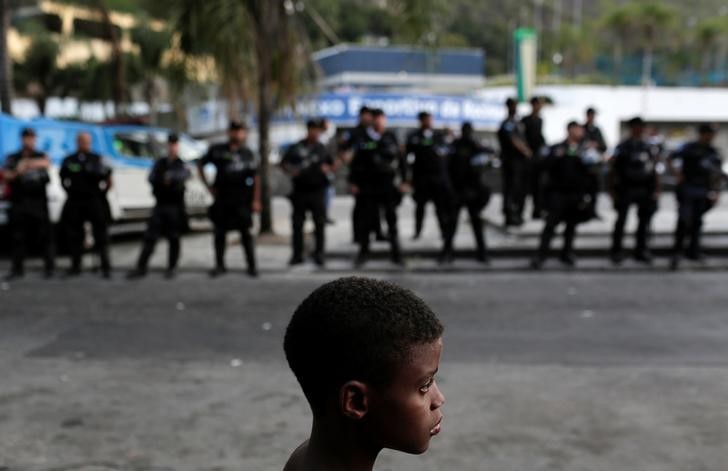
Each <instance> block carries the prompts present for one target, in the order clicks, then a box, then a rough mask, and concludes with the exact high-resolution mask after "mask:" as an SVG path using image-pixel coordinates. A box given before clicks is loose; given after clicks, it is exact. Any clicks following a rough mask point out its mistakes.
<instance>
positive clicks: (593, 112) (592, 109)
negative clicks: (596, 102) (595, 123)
mask: <svg viewBox="0 0 728 471" xmlns="http://www.w3.org/2000/svg"><path fill="white" fill-rule="evenodd" d="M586 114H597V110H596V109H594V107H592V106H590V107H589V108H587V109H586Z"/></svg>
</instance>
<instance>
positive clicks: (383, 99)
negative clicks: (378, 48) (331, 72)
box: [282, 93, 505, 129]
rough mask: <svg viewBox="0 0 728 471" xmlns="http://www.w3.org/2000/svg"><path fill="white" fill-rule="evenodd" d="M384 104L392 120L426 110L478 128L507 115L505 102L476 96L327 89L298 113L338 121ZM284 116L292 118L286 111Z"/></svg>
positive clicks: (404, 121) (400, 121)
mask: <svg viewBox="0 0 728 471" xmlns="http://www.w3.org/2000/svg"><path fill="white" fill-rule="evenodd" d="M364 105H366V106H369V107H371V108H381V109H383V110H384V112H385V113H386V114H387V117H388V118H389V122H390V124H393V125H412V124H414V123H415V122H416V121H417V113H419V112H420V111H427V112H429V113H431V114H432V116H433V118H434V120H435V121H436V122H437V123H439V124H449V125H455V124H460V123H462V122H464V121H470V122H472V123H473V125H474V126H476V127H478V128H488V129H495V128H497V127H498V125H499V123H500V122H501V121H502V120H503V117H504V113H505V111H504V108H503V103H501V102H500V101H497V102H496V101H493V100H486V99H482V98H477V97H462V96H442V95H424V94H422V95H420V94H391V93H326V94H321V95H318V96H316V97H314V98H312V99H308V100H303V101H301V102H300V103H299V105H298V107H297V109H296V114H297V115H298V116H304V117H322V118H326V119H328V120H329V121H331V122H332V123H334V124H337V125H351V124H353V123H355V122H356V121H357V118H358V115H359V108H361V107H362V106H364ZM282 118H283V119H292V118H293V114H292V113H290V112H289V113H287V116H282Z"/></svg>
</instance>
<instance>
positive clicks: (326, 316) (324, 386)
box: [283, 277, 443, 413]
mask: <svg viewBox="0 0 728 471" xmlns="http://www.w3.org/2000/svg"><path fill="white" fill-rule="evenodd" d="M442 332H443V326H442V324H441V323H440V321H439V320H438V319H437V317H436V316H435V314H434V313H433V312H432V310H431V309H430V308H429V307H428V306H427V305H426V304H425V302H424V301H422V300H421V299H420V298H419V297H417V296H416V295H415V294H414V293H412V292H411V291H409V290H407V289H405V288H402V287H399V286H397V285H394V284H392V283H388V282H384V281H378V280H373V279H368V278H359V277H350V278H341V279H339V280H336V281H332V282H330V283H327V284H325V285H323V286H321V287H319V288H318V289H316V290H315V291H314V292H313V293H311V294H310V295H309V296H308V297H307V298H306V299H305V300H304V301H303V302H302V303H301V304H300V306H298V308H297V309H296V312H295V313H294V314H293V317H292V319H291V322H290V324H289V325H288V329H287V330H286V336H285V341H284V346H283V347H284V350H285V352H286V358H287V359H288V364H289V365H290V367H291V370H293V373H294V374H295V375H296V378H297V379H298V382H299V383H300V384H301V388H302V389H303V393H304V394H305V395H306V398H307V399H308V402H309V403H310V404H311V408H312V409H313V411H314V413H317V412H320V411H321V410H322V408H323V407H324V405H325V403H326V399H327V397H328V396H329V395H330V394H332V393H335V392H336V391H337V389H338V388H339V387H340V386H341V385H343V384H344V383H346V382H347V381H351V380H358V381H362V382H368V383H371V384H375V385H382V386H386V385H388V384H389V383H390V382H391V381H392V380H393V379H394V375H395V373H396V368H397V367H398V366H399V365H400V364H401V363H402V362H404V361H406V360H407V357H408V355H409V353H410V350H411V349H412V347H415V346H417V345H423V344H427V343H431V342H434V341H436V340H437V339H439V338H440V337H441V336H442Z"/></svg>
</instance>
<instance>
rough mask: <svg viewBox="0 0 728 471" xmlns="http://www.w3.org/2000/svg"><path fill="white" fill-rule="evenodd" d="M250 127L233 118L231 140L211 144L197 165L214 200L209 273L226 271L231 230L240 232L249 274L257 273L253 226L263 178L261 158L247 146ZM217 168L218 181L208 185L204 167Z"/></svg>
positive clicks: (258, 206) (211, 214) (229, 134)
mask: <svg viewBox="0 0 728 471" xmlns="http://www.w3.org/2000/svg"><path fill="white" fill-rule="evenodd" d="M246 139H247V128H246V127H245V126H244V125H243V124H242V123H241V122H238V121H232V122H231V123H230V126H229V128H228V142H226V143H224V144H217V145H214V146H211V147H210V149H209V150H208V152H207V154H205V156H204V157H202V158H201V159H200V160H199V161H198V163H197V168H198V171H199V174H200V179H201V180H202V182H203V183H204V184H205V185H206V186H207V188H208V190H209V191H210V194H212V196H213V198H214V199H215V201H214V203H213V204H212V206H211V207H210V209H209V215H210V219H211V220H212V223H213V225H214V226H215V227H214V240H215V268H214V269H212V271H210V276H211V277H213V278H215V277H217V276H220V275H223V274H225V273H227V268H226V267H225V248H226V236H227V233H228V232H229V231H233V230H236V231H239V232H240V241H241V244H242V246H243V250H244V252H245V259H246V262H247V265H248V268H247V271H248V275H250V276H251V277H257V276H258V268H257V264H256V260H255V243H254V241H253V235H252V234H251V233H250V229H251V227H252V225H253V213H254V212H259V211H260V181H259V176H258V161H257V159H256V158H255V155H253V151H251V150H250V148H248V147H247V145H246V144H245V143H246ZM208 164H211V165H213V166H214V167H215V170H216V174H215V182H214V183H212V184H209V182H208V180H207V177H206V175H205V171H204V168H205V166H206V165H208Z"/></svg>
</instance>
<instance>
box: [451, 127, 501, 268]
mask: <svg viewBox="0 0 728 471" xmlns="http://www.w3.org/2000/svg"><path fill="white" fill-rule="evenodd" d="M492 155H493V149H490V148H487V147H485V146H483V145H482V144H481V143H480V142H479V141H478V139H477V138H476V136H475V133H474V130H473V125H472V124H471V123H467V122H466V123H463V125H462V130H461V134H460V137H459V138H458V139H456V140H455V141H454V142H453V146H452V154H451V155H450V157H449V159H448V168H449V172H450V181H451V183H452V186H453V189H454V191H455V211H454V213H453V231H452V234H451V237H450V242H449V243H450V244H452V239H454V237H455V233H456V232H457V225H458V219H459V216H460V211H461V210H462V209H463V208H465V209H467V211H468V216H469V217H470V226H471V227H472V228H473V235H474V237H475V246H476V259H477V260H478V261H480V262H483V263H486V262H487V261H488V254H487V252H486V244H485V235H484V232H483V230H484V228H483V220H482V219H481V217H480V213H481V211H483V209H484V208H485V207H486V206H487V205H488V202H489V201H490V195H491V190H490V188H488V186H487V185H486V183H485V180H484V174H485V169H486V167H487V165H488V163H489V161H490V156H492Z"/></svg>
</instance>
